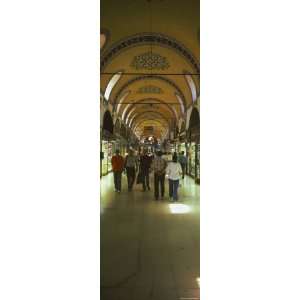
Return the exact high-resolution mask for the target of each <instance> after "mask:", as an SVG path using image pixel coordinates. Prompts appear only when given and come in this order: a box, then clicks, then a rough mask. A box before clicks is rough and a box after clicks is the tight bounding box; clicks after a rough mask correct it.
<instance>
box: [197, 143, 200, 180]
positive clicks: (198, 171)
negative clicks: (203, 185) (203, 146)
mask: <svg viewBox="0 0 300 300" xmlns="http://www.w3.org/2000/svg"><path fill="white" fill-rule="evenodd" d="M197 148H198V149H197V162H198V164H197V179H200V144H198V147H197Z"/></svg>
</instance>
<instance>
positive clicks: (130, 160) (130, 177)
mask: <svg viewBox="0 0 300 300" xmlns="http://www.w3.org/2000/svg"><path fill="white" fill-rule="evenodd" d="M137 166H138V160H137V157H136V156H135V155H134V152H133V150H132V149H130V150H129V154H128V155H127V156H126V158H125V167H126V174H127V182H128V191H132V187H133V183H134V180H135V173H136V170H137Z"/></svg>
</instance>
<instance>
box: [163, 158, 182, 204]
mask: <svg viewBox="0 0 300 300" xmlns="http://www.w3.org/2000/svg"><path fill="white" fill-rule="evenodd" d="M166 174H167V176H168V179H169V196H170V198H171V200H172V199H173V200H174V201H178V193H177V190H178V186H179V179H180V177H181V174H182V169H181V165H180V163H178V162H177V154H176V153H174V155H173V159H172V162H170V163H169V164H168V166H167V169H166Z"/></svg>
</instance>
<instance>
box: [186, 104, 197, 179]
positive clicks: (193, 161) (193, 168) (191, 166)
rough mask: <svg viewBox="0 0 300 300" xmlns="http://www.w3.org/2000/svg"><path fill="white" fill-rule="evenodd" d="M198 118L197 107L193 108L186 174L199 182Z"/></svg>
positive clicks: (189, 130)
mask: <svg viewBox="0 0 300 300" xmlns="http://www.w3.org/2000/svg"><path fill="white" fill-rule="evenodd" d="M199 129H200V118H199V112H198V110H197V108H193V110H192V113H191V118H190V122H189V129H188V140H189V144H188V149H187V152H188V174H189V175H190V176H191V177H192V178H194V179H195V182H196V183H198V184H200V130H199Z"/></svg>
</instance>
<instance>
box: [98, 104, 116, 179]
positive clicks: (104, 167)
mask: <svg viewBox="0 0 300 300" xmlns="http://www.w3.org/2000/svg"><path fill="white" fill-rule="evenodd" d="M113 129H114V125H113V120H112V117H111V114H110V112H109V111H108V110H107V111H106V112H105V114H104V116H103V126H102V130H101V144H100V146H101V147H100V151H101V152H100V158H101V168H100V175H101V177H102V176H104V175H106V174H108V173H109V172H110V171H111V157H112V153H113Z"/></svg>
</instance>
